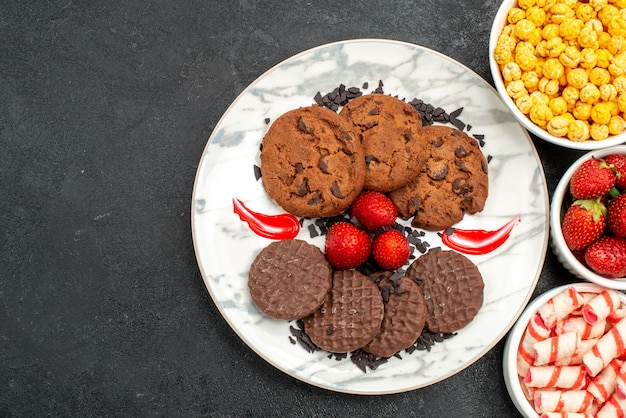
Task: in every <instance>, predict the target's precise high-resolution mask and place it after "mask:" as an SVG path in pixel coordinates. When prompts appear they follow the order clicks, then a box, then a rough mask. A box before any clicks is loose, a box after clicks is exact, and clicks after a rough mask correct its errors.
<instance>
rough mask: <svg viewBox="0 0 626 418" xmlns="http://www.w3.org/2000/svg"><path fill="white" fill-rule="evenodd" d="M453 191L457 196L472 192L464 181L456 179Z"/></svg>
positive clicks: (453, 183)
mask: <svg viewBox="0 0 626 418" xmlns="http://www.w3.org/2000/svg"><path fill="white" fill-rule="evenodd" d="M452 191H454V193H456V194H461V195H462V194H465V193H468V192H470V191H471V189H470V187H469V185H468V184H467V183H466V182H465V180H463V179H455V180H454V181H453V182H452Z"/></svg>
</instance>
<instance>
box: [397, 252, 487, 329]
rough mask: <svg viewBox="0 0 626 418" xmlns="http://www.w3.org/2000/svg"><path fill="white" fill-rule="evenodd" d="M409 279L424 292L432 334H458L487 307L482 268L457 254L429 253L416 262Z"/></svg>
mask: <svg viewBox="0 0 626 418" xmlns="http://www.w3.org/2000/svg"><path fill="white" fill-rule="evenodd" d="M405 277H408V278H410V279H412V280H414V281H415V282H416V283H417V284H418V285H419V286H420V287H421V288H422V292H423V293H424V300H425V301H426V327H427V328H428V329H429V330H430V331H432V332H443V333H450V332H455V331H457V330H459V329H461V328H463V327H464V326H466V325H467V324H469V323H470V322H471V321H472V319H474V317H475V316H476V314H477V313H478V311H479V310H480V308H481V306H482V304H483V292H484V287H485V284H484V282H483V278H482V275H481V274H480V271H479V270H478V267H476V265H475V264H474V263H472V262H471V260H470V259H468V258H467V257H465V256H464V255H462V254H460V253H457V252H455V251H429V252H427V253H426V254H423V255H421V256H420V257H419V258H417V260H415V261H414V262H413V263H411V265H410V266H409V268H408V269H407V271H406V274H405Z"/></svg>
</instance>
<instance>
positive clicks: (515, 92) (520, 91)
mask: <svg viewBox="0 0 626 418" xmlns="http://www.w3.org/2000/svg"><path fill="white" fill-rule="evenodd" d="M506 93H507V94H508V95H509V96H511V97H512V98H514V99H517V98H518V97H521V96H526V95H528V91H527V90H526V87H524V82H523V81H522V80H514V81H511V82H510V83H508V84H507V85H506Z"/></svg>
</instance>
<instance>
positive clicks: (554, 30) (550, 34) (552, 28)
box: [541, 23, 559, 41]
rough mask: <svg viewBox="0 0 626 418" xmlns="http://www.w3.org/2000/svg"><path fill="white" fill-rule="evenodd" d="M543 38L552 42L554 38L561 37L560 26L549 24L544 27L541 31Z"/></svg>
mask: <svg viewBox="0 0 626 418" xmlns="http://www.w3.org/2000/svg"><path fill="white" fill-rule="evenodd" d="M541 36H543V39H545V40H547V41H548V40H550V39H552V38H556V37H558V36H559V25H557V24H555V23H549V24H547V25H545V26H544V27H543V29H542V30H541Z"/></svg>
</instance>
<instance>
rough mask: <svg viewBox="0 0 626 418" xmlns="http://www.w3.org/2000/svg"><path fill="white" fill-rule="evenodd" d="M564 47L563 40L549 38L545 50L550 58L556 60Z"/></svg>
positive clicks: (558, 37) (556, 37)
mask: <svg viewBox="0 0 626 418" xmlns="http://www.w3.org/2000/svg"><path fill="white" fill-rule="evenodd" d="M518 45H519V44H518ZM566 47H567V45H565V44H564V43H563V38H561V37H560V36H555V37H554V38H550V39H548V40H547V42H546V50H547V51H548V55H549V56H550V57H552V58H558V56H559V55H561V53H562V52H563V51H564V50H565V48H566Z"/></svg>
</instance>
